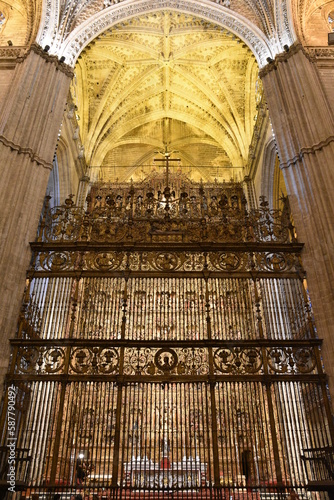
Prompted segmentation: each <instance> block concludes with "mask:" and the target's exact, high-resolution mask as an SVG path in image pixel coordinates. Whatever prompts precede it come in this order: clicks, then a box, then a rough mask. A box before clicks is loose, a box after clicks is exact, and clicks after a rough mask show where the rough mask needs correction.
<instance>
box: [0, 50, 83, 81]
mask: <svg viewBox="0 0 334 500" xmlns="http://www.w3.org/2000/svg"><path fill="white" fill-rule="evenodd" d="M30 52H35V54H38V55H39V56H40V57H42V58H43V59H44V60H45V61H47V62H49V63H52V64H55V66H56V68H57V70H59V71H61V72H62V73H64V74H65V75H67V76H68V77H69V78H73V74H74V72H73V69H72V68H71V67H70V66H69V65H68V64H65V63H64V62H61V61H60V60H59V59H58V57H57V56H55V55H51V54H49V53H48V52H45V50H43V49H42V47H41V46H40V45H38V44H37V43H33V44H32V45H31V46H30V47H29V48H28V49H27V48H26V47H0V62H1V60H7V61H8V60H10V61H11V62H14V63H21V62H23V61H25V59H26V58H27V57H28V55H29V54H30Z"/></svg>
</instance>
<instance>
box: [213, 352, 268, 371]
mask: <svg viewBox="0 0 334 500" xmlns="http://www.w3.org/2000/svg"><path fill="white" fill-rule="evenodd" d="M213 362H214V365H215V368H216V370H217V371H218V372H221V373H228V374H236V373H262V365H263V361H262V354H261V350H260V349H256V348H245V349H242V348H240V347H234V348H225V347H224V348H221V349H216V350H214V355H213Z"/></svg>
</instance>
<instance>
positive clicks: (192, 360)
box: [14, 344, 319, 380]
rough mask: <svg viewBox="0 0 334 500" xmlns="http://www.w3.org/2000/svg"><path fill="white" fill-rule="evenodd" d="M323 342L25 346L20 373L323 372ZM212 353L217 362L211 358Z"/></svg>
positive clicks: (18, 361)
mask: <svg viewBox="0 0 334 500" xmlns="http://www.w3.org/2000/svg"><path fill="white" fill-rule="evenodd" d="M317 349H318V348H317V347H313V346H311V345H304V346H300V345H298V346H295V345H290V346H289V345H285V346H283V345H280V346H275V345H271V346H270V347H239V346H233V347H232V346H229V347H216V348H213V349H212V350H211V349H209V348H205V347H198V348H197V347H174V348H171V347H160V348H159V347H126V348H125V349H124V352H123V353H122V358H123V362H122V367H120V356H121V348H120V347H111V346H109V347H107V346H106V345H102V346H100V345H98V344H96V345H91V344H90V345H86V346H80V347H77V346H75V345H72V346H54V345H53V346H45V345H44V346H42V345H32V344H30V345H29V346H26V347H23V346H21V347H19V348H18V350H17V355H16V360H15V368H14V373H16V374H29V375H45V376H48V375H55V374H57V375H60V374H69V375H78V376H80V375H112V374H114V375H117V374H121V375H125V376H126V375H134V376H139V375H141V376H143V375H147V376H161V375H166V376H169V375H171V376H175V377H176V379H177V377H180V380H182V377H183V376H185V375H191V376H203V375H209V374H212V375H221V374H223V375H255V374H257V375H264V374H275V375H280V374H282V375H285V374H301V375H302V374H318V373H319V372H318V367H317V353H316V350H317ZM210 352H211V353H212V359H213V361H212V362H210Z"/></svg>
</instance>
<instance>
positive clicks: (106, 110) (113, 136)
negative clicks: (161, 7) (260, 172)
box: [72, 11, 261, 180]
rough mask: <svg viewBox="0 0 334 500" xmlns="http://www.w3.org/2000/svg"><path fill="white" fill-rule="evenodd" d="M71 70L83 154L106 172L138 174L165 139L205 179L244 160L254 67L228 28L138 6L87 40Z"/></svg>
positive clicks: (252, 113) (255, 86)
mask: <svg viewBox="0 0 334 500" xmlns="http://www.w3.org/2000/svg"><path fill="white" fill-rule="evenodd" d="M75 74H76V76H75V79H74V80H73V85H72V97H73V100H74V102H75V104H76V106H77V116H78V117H79V126H80V134H81V141H82V144H83V145H84V148H85V156H86V161H87V163H88V164H89V165H91V166H93V167H100V166H101V171H100V175H102V176H103V178H104V179H108V178H112V177H114V176H117V177H118V178H119V179H120V180H125V179H128V178H129V177H134V178H135V177H136V175H137V176H138V175H139V174H138V172H140V171H141V170H142V169H143V166H145V165H151V164H153V161H154V158H158V157H159V154H158V153H157V152H158V151H160V152H163V151H164V150H165V148H168V150H169V151H175V153H174V157H179V158H180V159H181V164H182V166H183V167H186V166H188V167H192V171H193V172H194V171H197V173H198V176H200V177H203V178H205V179H207V180H211V179H213V178H215V177H221V176H222V175H224V176H225V177H226V176H227V177H228V178H230V177H231V175H233V172H234V174H235V173H236V172H238V171H239V168H240V167H242V166H243V165H245V163H246V162H247V158H248V149H249V145H250V141H251V138H252V133H253V128H254V124H255V118H256V113H257V109H256V106H257V100H258V99H259V98H260V95H261V90H260V88H259V85H260V83H259V80H258V67H257V63H256V61H255V58H254V56H253V55H252V53H251V51H250V50H249V49H248V47H247V46H246V45H244V44H243V43H242V42H241V40H239V39H238V38H236V37H235V36H234V35H232V34H231V33H229V32H227V31H226V30H225V31H224V30H222V29H221V28H217V26H215V25H213V24H211V23H209V22H206V21H204V20H201V19H198V18H195V17H193V16H191V17H190V16H187V15H185V14H180V13H176V12H168V11H166V12H158V13H154V14H149V15H145V16H143V17H139V18H135V19H132V20H130V21H128V22H124V23H121V24H119V25H117V26H114V27H113V28H112V29H110V30H108V31H107V32H105V33H104V34H103V35H102V36H100V37H98V38H97V39H95V40H94V41H93V42H92V43H90V44H89V45H88V46H87V47H86V49H85V50H84V52H83V53H82V54H81V56H80V58H79V60H78V62H77V65H76V68H75ZM203 166H205V168H203ZM230 167H237V168H234V169H231V168H230ZM136 171H137V172H136Z"/></svg>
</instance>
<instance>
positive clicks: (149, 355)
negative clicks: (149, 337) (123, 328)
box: [124, 348, 209, 375]
mask: <svg viewBox="0 0 334 500" xmlns="http://www.w3.org/2000/svg"><path fill="white" fill-rule="evenodd" d="M208 371H209V364H208V353H207V350H206V349H204V348H198V349H195V348H193V349H188V348H183V349H171V348H161V349H149V348H145V349H143V348H142V349H141V348H129V349H126V350H125V355H124V374H126V375H163V374H165V375H169V374H175V375H176V374H177V375H205V374H207V373H208Z"/></svg>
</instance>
